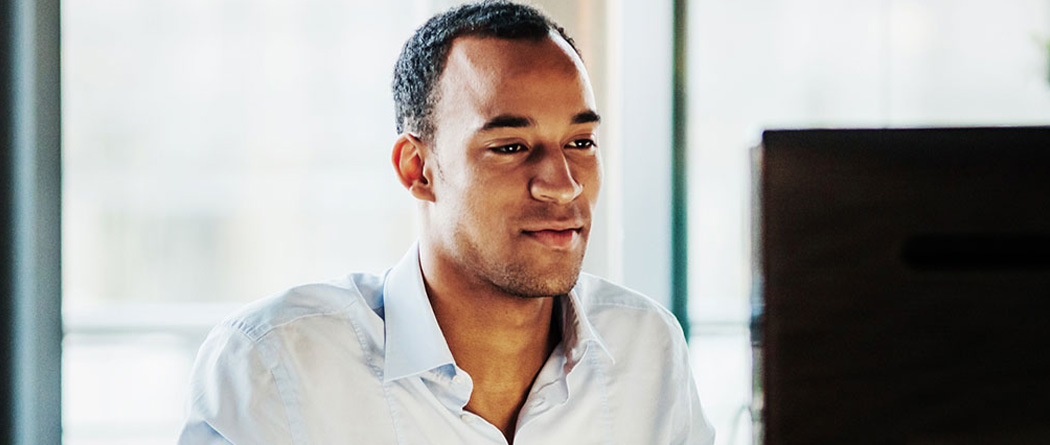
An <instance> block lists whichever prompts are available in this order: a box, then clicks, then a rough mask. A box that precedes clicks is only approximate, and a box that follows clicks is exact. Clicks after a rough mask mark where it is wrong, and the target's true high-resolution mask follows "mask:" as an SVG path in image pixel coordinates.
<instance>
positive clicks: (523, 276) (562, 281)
mask: <svg viewBox="0 0 1050 445" xmlns="http://www.w3.org/2000/svg"><path fill="white" fill-rule="evenodd" d="M582 241H583V243H582V246H581V248H580V250H579V252H578V253H576V252H573V253H571V255H573V256H574V258H571V259H570V260H569V261H566V263H565V265H564V266H561V267H558V266H554V265H552V266H551V267H549V268H548V269H549V270H538V269H536V268H535V265H534V264H530V263H529V262H528V261H527V260H524V259H522V260H516V259H515V257H514V253H511V254H510V255H509V256H507V257H505V258H506V260H505V261H502V262H499V261H486V260H485V259H484V257H485V255H483V254H482V250H481V248H480V247H479V246H477V245H476V244H475V243H474V242H472V241H469V242H467V243H464V245H465V246H469V247H467V248H466V249H463V250H466V252H464V251H461V252H460V261H459V263H460V264H462V265H464V266H465V267H466V268H467V269H466V270H468V271H472V273H473V274H474V275H475V276H476V277H477V278H478V279H479V280H480V281H482V282H484V283H487V284H488V285H490V286H491V287H493V288H495V289H496V290H498V291H499V292H501V293H504V294H506V295H510V296H514V297H518V298H546V297H554V296H559V295H567V294H568V293H569V292H570V291H571V290H572V288H573V287H575V286H576V282H577V280H578V279H579V277H580V271H581V269H582V268H583V253H584V252H586V251H587V249H586V246H587V242H586V238H584V239H583V240H582ZM496 256H499V255H498V254H497V255H496Z"/></svg>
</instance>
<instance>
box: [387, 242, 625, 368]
mask: <svg viewBox="0 0 1050 445" xmlns="http://www.w3.org/2000/svg"><path fill="white" fill-rule="evenodd" d="M567 297H568V298H561V299H560V300H561V301H562V303H561V304H562V311H561V313H562V320H561V321H562V344H563V347H564V351H565V355H566V358H567V359H568V362H569V363H570V365H575V364H576V363H578V362H579V361H580V360H582V359H583V357H584V355H585V354H586V353H587V352H588V351H589V350H590V349H592V346H593V347H595V348H596V349H598V350H600V351H602V352H603V353H604V354H605V355H606V356H607V357H608V358H609V360H610V361H611V362H613V363H615V360H614V359H613V355H612V353H611V352H609V348H608V347H607V346H606V345H605V342H604V341H602V338H601V336H600V335H598V331H597V330H596V329H595V328H594V325H593V324H591V322H590V320H589V319H588V318H587V312H586V311H585V310H584V306H583V302H582V300H581V298H580V292H579V286H577V287H576V288H573V290H572V291H570V292H569V295H568V296H567ZM383 306H384V309H383V312H384V314H385V317H384V319H385V324H386V346H385V360H384V370H383V381H384V382H390V381H393V380H398V379H402V378H405V377H411V376H414V375H418V374H422V373H424V372H427V371H429V370H431V369H435V368H438V367H441V366H444V365H453V364H455V359H453V357H452V351H451V350H449V348H448V342H446V341H445V336H444V334H442V332H441V327H440V326H438V323H437V318H436V317H435V316H434V308H433V307H432V306H431V305H430V299H429V298H428V297H427V292H426V287H425V286H424V284H423V272H422V270H421V269H420V266H419V244H418V243H416V244H413V246H412V248H411V249H409V250H408V252H407V253H405V256H404V257H402V258H401V261H399V262H398V263H397V265H395V266H394V267H393V268H392V269H390V272H389V273H387V275H386V279H385V281H384V282H383Z"/></svg>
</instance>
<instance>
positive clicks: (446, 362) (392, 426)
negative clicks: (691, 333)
mask: <svg viewBox="0 0 1050 445" xmlns="http://www.w3.org/2000/svg"><path fill="white" fill-rule="evenodd" d="M560 304H561V305H562V306H561V311H560V313H561V316H562V317H563V318H562V320H561V322H562V324H561V326H562V329H563V332H562V342H561V343H560V344H558V345H557V346H556V347H555V350H554V352H553V353H551V356H550V357H549V358H548V360H547V362H546V363H545V364H544V365H543V367H542V368H541V370H540V372H539V374H538V375H537V376H536V380H535V381H534V382H533V385H532V388H531V390H530V392H529V395H528V398H527V399H526V402H525V405H524V406H523V407H522V409H521V412H520V414H519V416H518V422H517V427H516V431H515V436H514V443H516V444H591V443H594V444H646V445H651V444H711V443H713V441H714V430H713V429H712V428H711V425H710V424H709V423H708V422H707V420H706V419H705V417H704V414H703V411H702V409H701V406H700V401H699V398H698V396H697V391H696V386H695V384H694V382H693V376H692V372H691V370H690V366H689V359H688V355H687V348H686V343H685V339H684V338H683V336H682V330H681V328H680V327H679V325H678V323H677V321H676V320H675V319H674V317H673V316H672V315H671V314H670V313H669V312H667V310H665V309H664V308H662V307H661V306H659V305H658V304H656V303H655V302H653V301H652V300H650V299H648V298H646V297H644V296H642V295H640V294H638V293H635V292H633V291H630V290H627V289H625V288H623V287H620V286H616V285H614V284H611V283H609V282H606V281H604V280H601V279H599V278H596V277H594V276H591V275H587V274H581V276H580V279H579V282H578V283H577V284H576V287H575V288H574V289H573V291H572V292H570V294H569V295H568V296H566V297H563V298H560ZM472 388H473V383H472V381H471V378H470V375H468V374H467V373H466V372H465V371H463V370H462V369H460V368H459V367H458V366H456V362H455V360H454V359H453V357H452V353H451V352H450V351H449V348H448V344H447V343H446V342H445V338H444V336H443V335H442V333H441V328H440V327H439V326H438V323H437V320H436V319H435V317H434V312H433V309H432V308H431V305H430V301H429V300H428V298H427V295H426V291H425V288H424V285H423V278H422V273H421V272H420V268H419V255H418V247H416V246H413V248H412V249H411V250H410V251H409V252H408V253H407V254H406V255H405V257H404V258H403V259H402V260H401V261H400V262H399V263H398V264H397V265H396V266H395V267H393V268H392V269H390V270H389V271H387V273H386V275H385V276H376V275H370V274H353V275H350V276H347V277H345V278H342V279H340V280H336V281H332V282H328V283H323V284H310V285H305V286H299V287H296V288H293V289H290V290H288V291H286V292H284V293H282V294H280V295H277V296H275V297H272V298H269V299H265V300H261V301H259V302H256V303H253V304H251V305H249V306H247V307H246V308H245V309H243V310H241V311H240V312H238V313H237V314H234V315H233V316H231V317H229V318H227V319H226V320H225V321H223V322H222V323H221V324H220V325H219V326H217V327H216V328H215V329H214V330H213V331H212V332H211V334H210V335H209V336H208V338H207V340H205V342H204V345H203V346H201V349H200V353H199V354H198V356H197V361H196V364H195V365H194V370H193V375H192V377H191V381H190V391H189V403H188V417H187V420H186V424H185V427H184V429H183V431H182V435H181V437H180V438H179V443H180V444H183V445H191V444H192V445H197V444H227V443H234V444H505V443H506V439H505V438H504V436H503V434H502V433H501V432H500V430H499V429H498V428H496V427H495V426H494V425H492V424H490V423H489V422H487V421H486V420H484V419H482V418H481V417H479V416H477V415H475V414H473V413H471V412H469V411H466V410H464V409H463V407H464V406H465V405H466V404H467V401H468V400H470V394H471V390H472Z"/></svg>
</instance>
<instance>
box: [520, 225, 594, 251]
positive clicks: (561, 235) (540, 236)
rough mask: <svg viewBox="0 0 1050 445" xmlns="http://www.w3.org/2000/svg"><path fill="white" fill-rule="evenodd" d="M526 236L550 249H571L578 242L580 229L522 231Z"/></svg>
mask: <svg viewBox="0 0 1050 445" xmlns="http://www.w3.org/2000/svg"><path fill="white" fill-rule="evenodd" d="M522 233H524V234H525V235H526V236H528V237H529V238H532V239H533V240H536V241H538V242H539V243H540V244H543V245H545V246H547V247H550V248H552V249H558V250H567V249H571V248H572V247H574V246H575V245H576V243H577V242H579V240H580V228H579V227H574V228H565V229H540V230H524V231H522Z"/></svg>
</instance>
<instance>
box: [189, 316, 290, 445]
mask: <svg viewBox="0 0 1050 445" xmlns="http://www.w3.org/2000/svg"><path fill="white" fill-rule="evenodd" d="M261 346H262V345H260V344H258V343H257V342H255V341H252V340H251V339H249V338H248V337H247V336H246V335H245V334H244V333H242V332H241V331H239V330H238V329H236V328H234V327H232V326H219V327H217V328H215V329H214V330H213V331H212V332H211V333H210V334H209V335H208V338H207V339H206V340H205V341H204V344H203V345H202V346H201V349H200V352H198V354H197V360H196V362H195V363H194V366H193V373H192V375H191V377H190V385H189V396H188V403H187V411H188V412H187V416H186V423H185V425H184V426H183V429H182V433H181V434H180V436H179V441H178V443H179V445H191V444H192V445H200V444H206V445H210V444H215V445H218V444H264V443H265V444H291V443H294V441H293V440H292V436H291V432H290V428H289V422H288V411H287V409H286V408H285V406H284V403H283V401H282V398H281V394H280V391H279V389H278V385H277V382H276V380H275V378H274V368H275V365H276V364H275V363H273V361H272V360H268V359H267V358H268V357H266V354H263V353H262V352H261V349H262V350H265V349H264V348H262V347H261Z"/></svg>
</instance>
